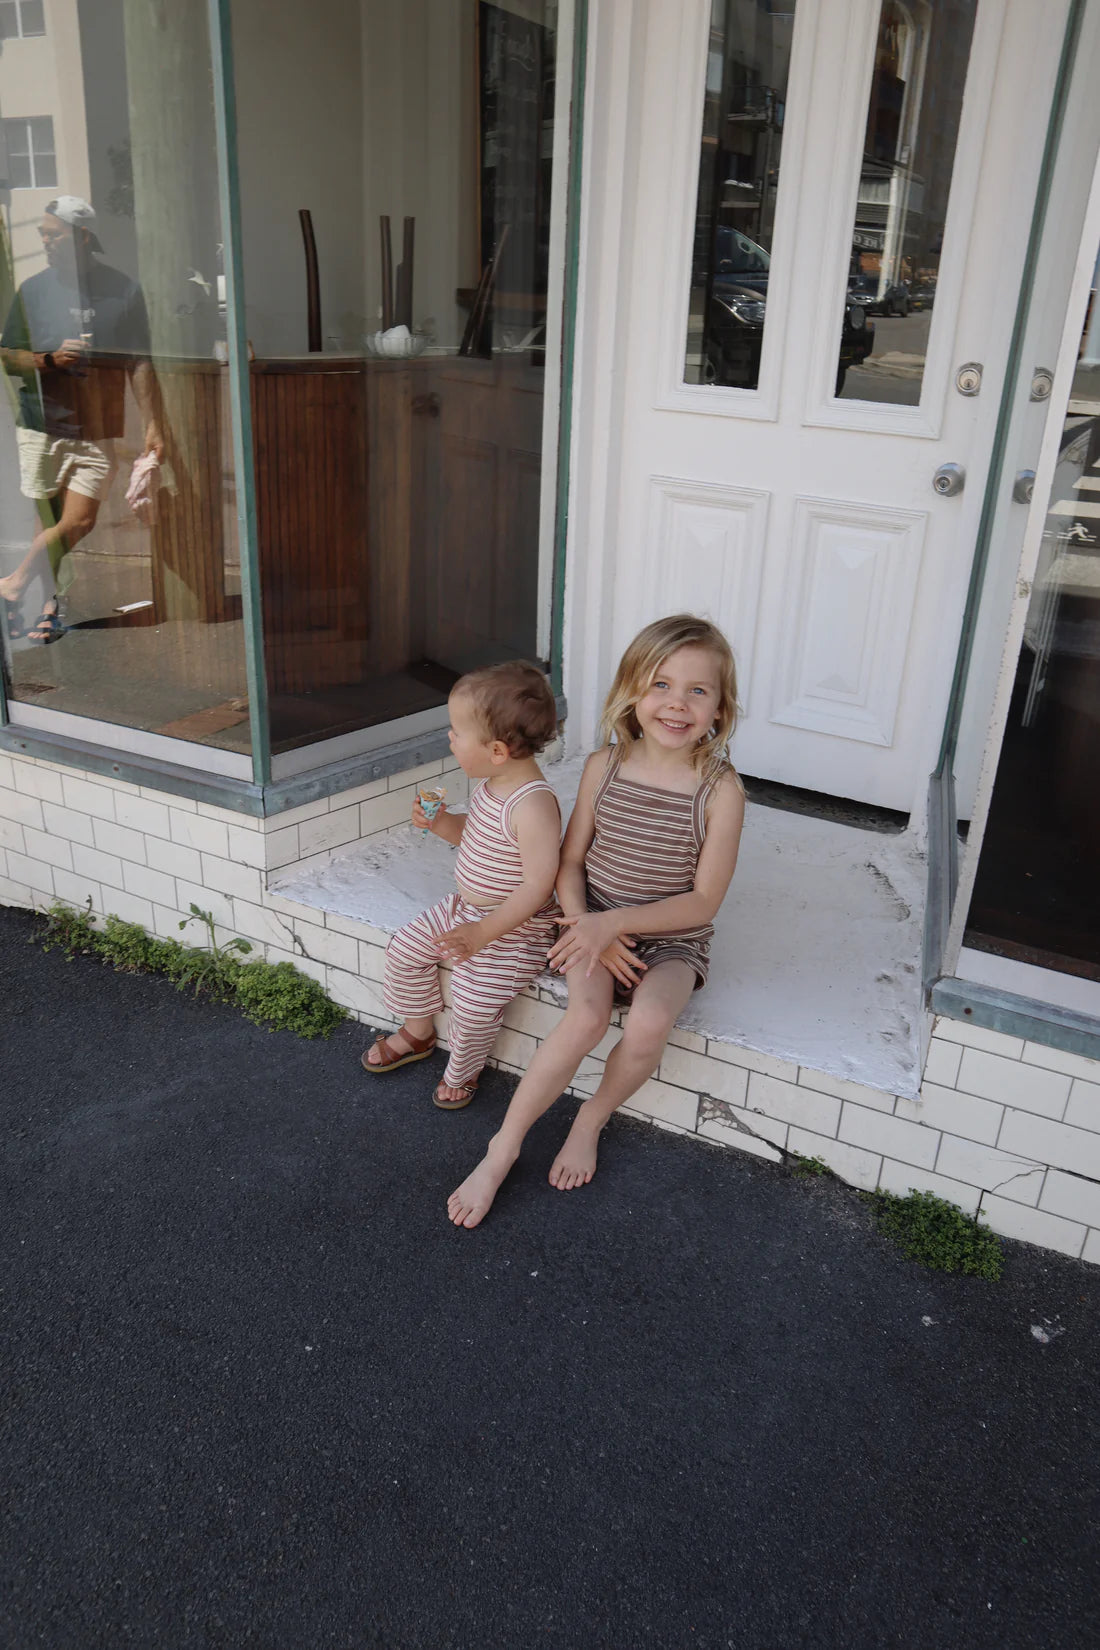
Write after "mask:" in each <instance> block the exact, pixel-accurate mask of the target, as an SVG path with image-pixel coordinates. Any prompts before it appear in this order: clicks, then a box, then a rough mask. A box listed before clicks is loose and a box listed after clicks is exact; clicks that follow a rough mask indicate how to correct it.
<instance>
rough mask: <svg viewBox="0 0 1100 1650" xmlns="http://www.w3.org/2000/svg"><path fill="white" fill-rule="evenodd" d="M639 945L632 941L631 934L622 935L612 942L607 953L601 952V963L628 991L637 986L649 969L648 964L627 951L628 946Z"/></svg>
mask: <svg viewBox="0 0 1100 1650" xmlns="http://www.w3.org/2000/svg"><path fill="white" fill-rule="evenodd" d="M637 943H638V942H637V940H634V939H631V937H630V935H629V934H622V935H620V936H619V937H618V938H617V939H614V940H612V942H611V944H610V945H609V946H608V947H607V949H606V950H605V951H601V952H600V961H601V962H602V963H603V966H604V967H605V968H606V969H607V971H608V973H609V974H613V975H614V977H615V978H616V979H617V980H618V981H619V983H620V985H625V986H626V988H627V990H628V991H630V990H632V989H633V988H634V986H636V985H637V983H638V981H639V980H640V979H641V977H642V975H643V974H644V973H645V971H646V969H647V968H648V967H649V964H648V963H644V962H642V960H641V958H640V957H635V956H634V955H633V953H632V952H631V951H629V950H628V949H627V948H628V946H633V945H637Z"/></svg>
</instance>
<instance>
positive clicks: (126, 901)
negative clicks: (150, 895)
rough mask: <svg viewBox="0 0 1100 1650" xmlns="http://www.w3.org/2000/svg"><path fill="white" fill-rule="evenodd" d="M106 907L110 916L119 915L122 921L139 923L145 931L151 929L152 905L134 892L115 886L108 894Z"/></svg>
mask: <svg viewBox="0 0 1100 1650" xmlns="http://www.w3.org/2000/svg"><path fill="white" fill-rule="evenodd" d="M107 908H108V912H109V914H110V915H111V916H113V917H121V918H122V920H123V922H136V923H140V924H141V926H142V928H144V929H146V930H147V931H148V930H151V929H152V926H153V907H152V904H151V902H150V901H149V900H147V899H139V898H138V896H137V895H136V894H128V893H126V891H125V890H124V889H122V888H115V889H113V890H112V891H111V893H110V894H109V896H108V899H107Z"/></svg>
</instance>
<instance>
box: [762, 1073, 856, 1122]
mask: <svg viewBox="0 0 1100 1650" xmlns="http://www.w3.org/2000/svg"><path fill="white" fill-rule="evenodd" d="M748 1108H749V1110H750V1111H762V1112H764V1113H765V1115H766V1116H768V1117H779V1118H782V1120H783V1121H784V1122H785V1123H794V1124H796V1125H797V1126H798V1127H799V1128H801V1129H812V1130H813V1132H814V1133H815V1134H828V1135H835V1134H836V1128H837V1123H838V1122H839V1120H840V1101H839V1100H837V1099H835V1098H834V1097H833V1096H832V1095H828V1094H818V1093H817V1092H816V1091H815V1090H813V1089H807V1088H801V1087H800V1086H799V1085H798V1084H797V1083H783V1082H780V1080H779V1078H777V1077H768V1076H767V1075H766V1074H765V1073H764V1072H760V1071H752V1072H750V1073H749V1094H748Z"/></svg>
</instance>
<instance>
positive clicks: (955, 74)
mask: <svg viewBox="0 0 1100 1650" xmlns="http://www.w3.org/2000/svg"><path fill="white" fill-rule="evenodd" d="M976 11H977V0H883V3H882V9H881V12H880V14H879V22H878V36H877V39H876V42H875V66H874V74H873V77H872V80H871V95H870V99H869V102H868V107H867V126H866V132H865V136H864V142H863V163H862V166H861V169H860V178H859V196H858V199H857V202H856V214H855V221H854V223H853V225H852V250H851V259H850V263H849V268H848V291H847V296H846V298H845V305H844V316H843V319H842V322H841V338H840V349H839V356H838V364H837V386H836V393H837V395H838V396H841V397H842V398H843V399H844V400H845V401H878V402H889V403H892V404H894V405H897V406H909V407H915V406H917V405H918V404H919V402H920V397H921V386H922V384H923V382H924V363H925V358H926V356H927V352H928V334H929V329H930V326H931V323H932V310H933V305H934V304H935V301H936V285H937V282H938V280H939V271H940V259H941V255H942V251H943V231H944V224H945V222H946V220H947V202H948V196H949V194H950V191H951V174H952V172H953V170H954V165H955V145H956V141H957V139H958V135H959V120H960V117H961V114H962V102H963V90H964V88H965V85H966V71H967V67H968V64H969V58H970V43H971V39H972V37H973V34H974V16H975V13H976Z"/></svg>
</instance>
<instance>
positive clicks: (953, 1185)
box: [878, 1157, 981, 1215]
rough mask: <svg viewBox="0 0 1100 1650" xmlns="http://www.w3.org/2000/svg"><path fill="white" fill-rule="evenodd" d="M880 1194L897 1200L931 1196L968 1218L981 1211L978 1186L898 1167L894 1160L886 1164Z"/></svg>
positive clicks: (906, 1165)
mask: <svg viewBox="0 0 1100 1650" xmlns="http://www.w3.org/2000/svg"><path fill="white" fill-rule="evenodd" d="M878 1189H879V1191H880V1192H893V1194H894V1196H895V1197H908V1196H909V1193H910V1192H931V1193H932V1194H933V1196H934V1197H942V1198H943V1199H944V1200H945V1201H946V1202H947V1203H954V1204H956V1205H957V1206H958V1208H960V1209H961V1210H962V1211H963V1213H964V1214H968V1215H972V1214H974V1213H975V1212H976V1210H977V1207H978V1200H979V1198H980V1197H981V1192H980V1191H979V1190H978V1188H977V1187H976V1186H967V1185H966V1184H965V1183H964V1182H963V1181H961V1180H949V1179H948V1177H947V1176H946V1175H942V1174H932V1173H931V1172H930V1171H929V1170H928V1169H918V1168H916V1167H914V1165H913V1164H911V1163H898V1162H897V1161H896V1160H895V1159H894V1158H892V1157H884V1158H883V1160H882V1173H881V1174H880V1175H879V1181H878Z"/></svg>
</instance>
